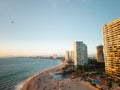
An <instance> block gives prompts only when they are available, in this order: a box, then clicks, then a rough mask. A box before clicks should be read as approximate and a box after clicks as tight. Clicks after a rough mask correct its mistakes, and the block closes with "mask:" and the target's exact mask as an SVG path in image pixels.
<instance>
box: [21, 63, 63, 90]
mask: <svg viewBox="0 0 120 90" xmlns="http://www.w3.org/2000/svg"><path fill="white" fill-rule="evenodd" d="M62 65H63V64H62V63H60V64H58V65H56V66H53V67H51V68H47V69H45V70H43V71H41V72H38V73H36V74H34V75H32V76H31V77H29V78H28V79H27V80H25V82H24V83H23V86H22V88H21V89H20V90H28V86H29V84H30V83H31V82H32V81H33V80H34V79H35V78H37V77H39V76H40V75H41V74H43V73H45V72H48V71H51V70H52V69H55V68H59V67H60V66H62Z"/></svg>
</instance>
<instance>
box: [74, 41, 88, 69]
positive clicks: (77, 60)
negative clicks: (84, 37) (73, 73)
mask: <svg viewBox="0 0 120 90" xmlns="http://www.w3.org/2000/svg"><path fill="white" fill-rule="evenodd" d="M87 63H88V54H87V46H86V45H85V44H84V43H83V42H80V41H77V42H75V43H74V65H75V66H76V67H77V66H78V65H82V66H84V65H85V64H87Z"/></svg>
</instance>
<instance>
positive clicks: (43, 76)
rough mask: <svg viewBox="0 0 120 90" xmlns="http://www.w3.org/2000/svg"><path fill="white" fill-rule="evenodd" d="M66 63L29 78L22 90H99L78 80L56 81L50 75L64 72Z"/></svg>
mask: <svg viewBox="0 0 120 90" xmlns="http://www.w3.org/2000/svg"><path fill="white" fill-rule="evenodd" d="M64 65H65V62H62V64H59V65H57V66H54V67H51V68H48V69H45V70H43V71H42V72H39V73H37V74H35V75H33V76H31V77H30V78H28V79H27V80H26V81H25V83H24V85H23V87H22V88H21V89H20V90H74V89H75V90H80V89H81V90H98V89H97V88H95V87H93V86H91V85H90V83H89V82H85V81H81V80H80V77H79V78H76V79H70V78H69V79H64V80H56V79H54V78H53V76H51V75H50V73H55V72H58V71H61V70H62V67H63V66H64Z"/></svg>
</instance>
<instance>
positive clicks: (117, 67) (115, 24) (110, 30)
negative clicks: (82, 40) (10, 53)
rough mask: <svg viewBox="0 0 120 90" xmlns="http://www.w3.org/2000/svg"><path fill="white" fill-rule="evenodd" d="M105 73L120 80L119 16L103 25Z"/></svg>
mask: <svg viewBox="0 0 120 90" xmlns="http://www.w3.org/2000/svg"><path fill="white" fill-rule="evenodd" d="M103 36H104V53H105V55H104V57H105V58H104V59H105V70H106V74H107V75H108V76H110V77H111V78H112V79H114V80H115V81H120V18H119V19H117V20H114V21H112V22H111V23H109V24H106V25H104V26H103Z"/></svg>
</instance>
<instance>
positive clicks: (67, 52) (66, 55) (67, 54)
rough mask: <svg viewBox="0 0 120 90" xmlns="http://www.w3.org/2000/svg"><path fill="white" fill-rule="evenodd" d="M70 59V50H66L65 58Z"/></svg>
mask: <svg viewBox="0 0 120 90" xmlns="http://www.w3.org/2000/svg"><path fill="white" fill-rule="evenodd" d="M69 59H70V57H69V51H66V52H65V60H66V61H68V60H69Z"/></svg>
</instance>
